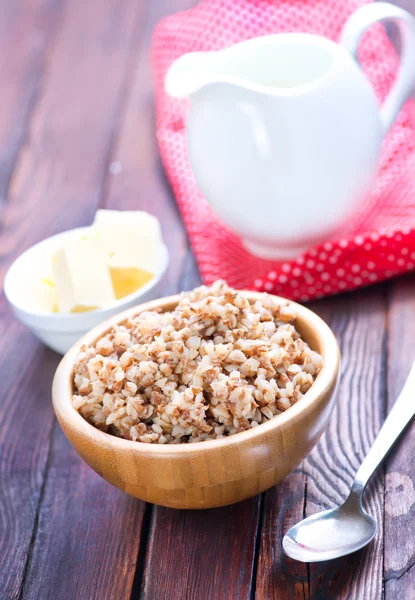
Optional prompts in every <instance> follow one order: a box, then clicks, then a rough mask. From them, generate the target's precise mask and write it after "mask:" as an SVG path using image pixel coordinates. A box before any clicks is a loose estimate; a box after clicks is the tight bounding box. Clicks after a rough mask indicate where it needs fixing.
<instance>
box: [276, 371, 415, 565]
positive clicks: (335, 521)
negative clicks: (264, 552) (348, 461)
mask: <svg viewBox="0 0 415 600" xmlns="http://www.w3.org/2000/svg"><path fill="white" fill-rule="evenodd" d="M414 392H415V362H414V363H413V365H412V369H411V371H410V373H409V375H408V379H407V380H406V382H405V385H404V388H403V390H402V392H401V393H400V395H399V397H398V399H397V400H396V402H395V404H394V406H393V408H392V410H391V411H390V413H389V415H388V417H387V419H386V421H385V422H384V424H383V426H382V428H381V430H380V432H379V434H378V436H377V438H376V440H375V441H374V443H373V445H372V447H371V448H370V450H369V452H368V454H367V455H366V458H365V459H364V461H363V462H362V464H361V465H360V467H359V469H358V471H357V473H356V477H355V480H354V482H353V485H352V488H351V490H350V494H349V496H348V498H347V499H346V501H345V502H344V503H343V504H342V505H341V506H339V507H338V508H333V509H331V510H325V511H323V512H321V513H318V514H316V515H313V516H311V517H308V518H307V519H303V520H302V521H300V522H299V523H297V525H294V527H291V529H289V530H288V531H287V533H286V534H285V536H284V539H283V540H282V546H283V548H284V552H285V553H286V554H288V556H290V557H291V558H295V559H296V560H299V561H302V562H321V561H323V560H331V559H332V558H339V557H340V556H345V555H346V554H351V553H352V552H355V551H356V550H359V549H360V548H363V546H366V544H368V543H369V542H371V541H372V540H373V538H374V537H375V535H376V532H377V523H376V521H375V519H373V518H372V517H371V516H370V515H368V514H367V512H366V511H365V510H364V509H363V506H362V496H363V492H364V491H365V487H366V484H367V482H368V481H369V479H370V477H371V476H372V475H373V473H374V472H375V470H376V468H377V467H378V466H379V464H380V463H381V462H382V460H383V459H384V458H385V456H386V454H387V453H388V452H389V450H390V449H391V448H392V446H393V444H394V443H395V442H396V440H397V439H398V437H399V436H400V435H401V433H402V432H403V430H404V429H405V427H406V426H407V425H408V423H409V422H410V421H411V419H412V417H413V416H414V414H415V405H414V402H413V398H414Z"/></svg>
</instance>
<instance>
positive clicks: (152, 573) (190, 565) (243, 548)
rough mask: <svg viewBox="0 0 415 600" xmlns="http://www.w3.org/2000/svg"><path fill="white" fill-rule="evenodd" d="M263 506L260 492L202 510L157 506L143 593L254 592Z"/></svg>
mask: <svg viewBox="0 0 415 600" xmlns="http://www.w3.org/2000/svg"><path fill="white" fill-rule="evenodd" d="M259 512H260V496H257V497H256V498H253V499H252V500H246V501H245V502H242V503H239V504H234V505H232V506H227V507H225V508H216V509H212V510H205V511H202V512H200V511H185V510H172V509H168V508H162V507H155V508H154V513H153V522H152V526H151V530H150V541H149V547H148V553H147V562H146V567H145V576H144V582H143V593H142V598H143V599H145V600H153V599H155V598H160V599H162V598H163V599H164V598H165V599H166V600H167V599H168V598H177V599H179V598H180V600H201V599H202V598H203V599H206V600H208V599H209V600H216V599H217V600H231V599H232V600H248V599H249V598H251V594H252V584H253V575H254V556H255V546H256V539H257V523H258V518H259ZM139 597H141V596H139V595H138V594H137V595H135V596H133V598H134V599H135V598H139Z"/></svg>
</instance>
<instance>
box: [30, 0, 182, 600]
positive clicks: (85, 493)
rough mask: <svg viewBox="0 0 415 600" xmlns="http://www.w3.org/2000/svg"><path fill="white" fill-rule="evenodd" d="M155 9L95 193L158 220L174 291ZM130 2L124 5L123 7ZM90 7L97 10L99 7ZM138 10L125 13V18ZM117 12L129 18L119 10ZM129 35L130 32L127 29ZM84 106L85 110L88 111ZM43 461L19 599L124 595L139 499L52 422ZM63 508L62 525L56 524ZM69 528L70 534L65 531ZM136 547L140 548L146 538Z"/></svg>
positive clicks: (136, 559)
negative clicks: (157, 100) (157, 124)
mask: <svg viewBox="0 0 415 600" xmlns="http://www.w3.org/2000/svg"><path fill="white" fill-rule="evenodd" d="M175 4H177V3H175ZM144 5H145V3H144V2H142V3H141V6H142V7H143V6H144ZM156 6H157V10H156V11H155V10H154V9H155V6H154V5H153V4H152V5H150V6H149V5H147V6H146V9H147V10H146V13H147V14H146V20H145V21H144V19H143V18H141V29H142V34H141V36H137V35H135V36H134V38H133V40H132V41H131V48H130V49H129V51H128V53H129V55H130V56H134V60H133V61H131V63H130V65H129V66H128V68H127V70H128V75H129V79H128V82H126V83H124V87H123V86H122V85H120V84H121V82H120V81H119V82H118V83H117V84H114V83H113V85H114V88H115V90H117V88H118V90H120V89H122V94H123V100H122V103H121V104H120V105H119V110H120V113H121V116H120V119H119V130H118V129H117V130H116V128H115V127H114V126H112V127H113V135H114V147H113V148H111V152H110V153H109V154H108V158H107V163H105V164H104V165H103V166H104V168H103V169H102V171H101V178H100V177H99V175H98V174H97V179H96V182H97V187H98V188H100V189H101V190H102V203H101V205H105V206H108V207H111V208H118V209H138V208H141V209H143V210H150V212H153V214H156V215H157V216H158V217H159V218H160V219H161V221H162V222H163V224H164V234H165V235H164V237H165V239H166V240H167V243H168V245H169V250H170V254H171V259H172V265H173V267H172V269H170V283H169V284H170V286H171V287H172V291H176V290H177V279H178V274H179V272H180V269H181V263H182V261H183V258H184V255H185V251H186V247H187V241H186V236H185V233H184V230H183V226H182V224H181V220H180V218H179V216H178V213H177V209H176V208H175V206H174V204H173V202H172V198H171V194H170V190H169V189H168V187H167V186H166V185H165V184H164V183H163V181H161V179H160V172H159V171H160V166H159V161H158V157H157V150H156V144H155V135H154V127H153V114H152V102H151V83H150V82H151V73H150V71H149V64H148V63H149V44H150V40H151V35H150V33H151V31H152V28H153V26H154V24H155V21H156V20H157V19H158V18H159V17H160V16H161V15H162V12H163V10H168V9H169V8H170V7H169V6H167V7H166V6H165V5H163V6H161V5H159V4H158V3H157V5H156ZM131 7H132V4H131V3H130V4H129V10H132V8H131ZM97 11H98V12H99V13H100V14H101V13H102V9H99V8H98V7H97ZM108 14H109V11H108ZM140 14H141V13H139V12H136V14H135V17H134V15H130V17H133V18H132V21H134V19H135V20H137V17H138V16H140ZM124 17H125V18H128V17H127V14H126V13H125V14H124ZM144 25H145V29H144ZM123 26H124V27H125V26H126V23H125V22H124V23H123ZM121 31H122V27H121V26H120V32H121ZM130 33H131V35H133V33H132V30H131V29H130ZM118 45H120V46H121V47H124V48H125V51H126V52H127V48H128V38H127V40H126V41H125V43H124V46H123V45H121V44H120V40H118V41H117V45H116V47H117V48H118ZM114 46H115V42H114ZM120 64H121V61H120ZM121 71H122V69H121ZM101 76H102V75H101ZM95 83H96V82H91V85H94V84H95ZM85 110H86V109H85ZM89 111H90V114H92V111H91V108H89ZM107 147H108V145H107ZM107 177H108V179H107ZM90 206H91V205H90ZM175 269H176V271H175ZM49 464H50V468H49V472H48V478H47V482H46V485H45V491H44V497H43V501H42V504H41V508H40V514H39V525H38V529H37V536H36V539H35V543H34V550H33V557H32V560H31V563H30V567H29V570H28V576H27V579H26V584H25V587H24V593H23V598H38V597H40V596H41V597H42V600H43V598H45V599H47V598H51V599H52V598H56V597H57V596H59V595H60V594H65V595H67V596H68V597H70V598H74V599H75V598H79V599H82V600H84V599H85V598H91V599H92V598H98V597H99V598H113V597H114V594H116V595H117V597H120V598H121V597H128V596H129V594H130V591H131V589H132V587H133V584H134V576H135V566H136V563H137V571H138V572H137V574H136V581H137V580H138V581H140V580H141V565H142V563H143V559H142V558H141V556H140V555H139V548H140V540H141V533H142V531H143V527H144V534H143V537H144V538H145V536H146V532H145V529H146V524H145V521H144V518H143V514H144V504H143V503H141V502H139V501H136V500H134V499H132V498H130V497H129V496H127V495H125V494H123V493H121V492H120V491H119V490H116V489H114V488H112V487H111V486H109V485H108V484H106V483H105V482H104V481H103V480H102V479H101V478H99V477H98V476H97V475H96V474H95V473H93V472H92V471H91V470H90V469H89V468H88V467H86V466H85V465H84V464H83V463H82V461H81V460H80V459H79V458H78V457H77V456H76V455H75V454H74V452H73V451H72V450H71V449H70V448H69V445H68V443H67V442H66V440H65V439H64V436H63V434H62V432H61V430H60V428H59V427H57V428H56V429H55V432H54V436H53V445H52V450H51V455H50V459H49ZM103 499H105V500H104V501H103ZM63 505H64V506H65V508H64V510H65V527H63V528H59V523H60V522H61V518H62V517H61V510H62V506H63ZM71 531H74V532H75V533H73V534H72V535H71ZM126 532H127V534H126ZM45 542H46V543H45ZM91 546H92V547H93V548H94V551H93V552H91V550H90V548H91ZM141 551H142V552H143V551H145V540H144V545H143V547H141ZM50 556H53V557H54V559H53V560H54V564H55V565H56V566H57V568H56V570H55V571H54V573H53V574H51V573H50V572H49V569H48V564H49V561H50Z"/></svg>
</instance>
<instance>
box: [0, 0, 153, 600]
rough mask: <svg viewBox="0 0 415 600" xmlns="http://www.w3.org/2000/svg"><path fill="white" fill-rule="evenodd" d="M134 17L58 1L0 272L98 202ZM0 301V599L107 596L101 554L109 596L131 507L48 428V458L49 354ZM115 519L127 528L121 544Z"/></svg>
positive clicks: (128, 576)
mask: <svg viewBox="0 0 415 600" xmlns="http://www.w3.org/2000/svg"><path fill="white" fill-rule="evenodd" d="M51 8H53V6H52V5H51ZM145 9H146V5H145V3H144V2H141V3H137V2H135V1H134V2H133V1H130V2H123V4H122V6H120V5H119V4H118V2H116V1H115V0H106V1H105V2H98V1H96V0H94V1H93V2H89V3H80V2H73V3H68V5H67V6H66V7H65V10H64V11H63V13H62V14H61V15H60V26H59V35H57V37H56V39H55V43H54V44H52V45H51V46H50V48H49V51H48V54H47V57H46V58H45V65H46V66H45V68H44V74H43V77H44V81H43V82H42V87H41V91H40V92H39V93H38V96H37V99H36V103H35V104H34V106H33V109H32V114H31V119H30V125H29V130H28V131H27V134H26V136H27V142H26V144H25V145H24V147H22V148H21V150H20V154H19V156H18V160H17V162H16V165H15V170H14V173H13V176H12V180H11V183H10V191H9V195H8V201H7V204H6V205H5V207H4V209H3V212H2V215H1V217H2V234H1V263H0V270H1V274H2V275H4V271H5V269H6V268H7V266H8V264H9V263H10V262H11V260H12V259H13V257H14V256H16V255H17V254H18V253H19V252H20V251H21V250H22V249H24V248H25V247H27V246H28V245H30V244H31V243H33V242H35V241H37V240H39V239H42V238H43V237H45V236H47V235H50V234H52V233H54V232H56V231H59V230H63V229H67V228H70V227H73V226H76V225H80V224H85V223H88V222H89V221H90V220H91V219H92V216H93V213H94V211H95V209H96V208H97V206H98V204H99V201H100V199H101V195H102V189H103V186H104V183H105V178H104V173H106V171H107V167H108V165H107V162H108V156H109V152H110V148H111V145H112V143H113V136H114V131H115V130H117V128H118V119H119V116H120V115H119V109H120V106H121V105H122V98H123V96H122V89H123V86H124V83H125V82H126V81H127V80H128V76H129V68H130V64H131V59H132V57H133V56H134V58H135V54H134V52H135V50H136V46H135V44H136V43H137V34H139V32H140V27H141V26H142V22H143V16H144V11H145ZM34 33H35V31H34ZM103 73H105V77H104V76H103ZM97 106H99V110H96V107H97ZM0 305H1V328H2V331H3V332H4V338H3V339H7V340H8V344H7V345H8V346H9V350H8V351H7V352H4V353H3V354H2V362H1V371H2V374H3V375H4V377H2V378H1V386H2V392H4V393H2V394H1V397H2V403H1V406H0V413H1V414H0V416H1V420H0V422H1V437H0V444H1V457H2V460H1V463H0V469H1V470H0V477H1V482H2V484H1V486H0V509H1V510H0V519H1V527H0V545H1V550H2V551H1V553H0V597H1V598H3V597H4V598H8V599H9V598H18V597H21V589H22V580H23V577H24V576H26V582H25V586H24V591H23V597H26V598H36V599H37V598H40V597H41V598H49V597H50V598H56V597H59V595H60V596H61V597H65V596H64V594H66V593H68V594H71V595H70V596H67V597H73V598H75V597H77V596H76V594H79V596H78V597H79V598H82V599H84V598H87V597H89V592H88V589H89V590H90V591H91V590H93V593H95V592H97V593H100V590H101V587H100V586H102V590H106V591H107V593H108V594H110V588H109V587H108V585H107V581H106V580H105V578H102V579H101V575H102V572H103V571H102V568H100V569H97V564H98V563H99V564H101V565H102V561H103V560H104V558H103V557H104V556H105V555H106V556H107V561H108V563H107V564H110V565H111V568H112V567H114V568H115V569H116V570H117V581H118V583H119V586H120V589H122V586H124V589H128V590H129V589H130V587H131V585H132V581H133V577H134V566H135V562H136V559H137V550H138V546H139V539H140V526H141V516H142V505H140V504H139V503H135V502H132V501H130V500H129V499H128V498H123V499H122V500H120V499H119V497H118V495H116V494H115V491H114V490H111V491H110V492H108V489H107V485H106V484H105V483H104V482H103V481H101V480H100V479H99V478H97V476H96V475H95V474H94V473H93V472H92V471H89V470H87V471H85V473H86V474H88V476H89V477H90V478H91V480H89V479H88V478H87V481H88V485H87V484H86V482H85V478H81V477H80V473H79V471H77V469H75V468H74V467H73V466H72V467H71V468H68V467H69V466H70V464H71V461H73V462H76V463H77V464H78V466H79V468H80V469H82V464H81V461H80V459H78V458H76V457H75V455H74V453H73V452H72V451H71V450H70V449H69V447H68V446H67V445H65V444H66V442H64V440H63V435H62V433H61V432H60V429H59V428H56V429H55V430H54V438H53V446H52V451H51V452H50V447H51V446H50V439H51V431H52V427H53V423H54V417H53V411H52V406H51V402H50V385H51V380H52V376H53V372H54V369H55V368H56V365H57V363H58V360H59V358H58V356H57V355H54V354H53V353H52V352H49V351H47V350H45V349H44V348H43V347H42V346H41V345H40V344H39V343H38V342H36V341H35V340H34V339H33V338H32V337H31V335H30V333H29V332H28V331H27V330H25V329H24V328H23V327H22V326H20V325H17V324H16V322H15V321H13V320H12V317H11V314H10V310H9V309H8V308H5V300H4V297H2V298H1V301H0ZM62 448H63V449H62ZM71 452H72V455H73V456H72V458H71ZM73 462H72V464H73ZM46 477H47V481H46ZM85 477H87V475H85ZM65 489H66V492H65ZM88 489H89V492H88ZM98 490H100V492H98ZM68 492H70V494H71V497H73V498H78V500H79V501H80V504H78V505H76V504H74V505H73V506H72V504H71V509H72V512H71V511H70V510H68V508H67V507H65V510H63V511H62V510H61V508H62V506H61V505H62V495H63V494H68ZM85 494H86V495H85ZM94 495H95V496H101V497H102V500H104V499H105V500H106V501H102V503H101V506H97V508H96V510H95V513H96V514H97V516H98V517H99V519H100V523H101V525H100V526H99V527H98V526H97V525H94V526H92V523H91V524H90V525H89V526H88V518H86V520H85V523H84V528H85V531H89V533H90V534H91V533H92V536H91V535H89V536H88V546H89V547H91V546H92V547H93V548H95V551H96V554H95V558H93V560H92V561H91V562H90V563H89V562H88V561H87V560H86V559H85V556H86V555H82V553H81V554H79V548H78V550H77V552H78V556H79V557H80V558H81V560H80V561H77V560H76V558H73V556H72V555H71V553H70V550H71V541H70V540H71V539H72V538H71V535H73V532H75V531H80V530H79V528H78V529H77V527H79V521H80V512H79V511H81V514H83V511H84V510H85V508H86V513H85V514H86V516H87V515H88V507H91V504H90V502H91V499H92V498H93V497H94ZM40 504H41V510H40V512H39V506H40ZM118 505H120V506H121V507H123V510H122V512H121V514H120V515H118V520H117V519H114V518H113V517H114V514H116V508H117V506H118ZM92 513H93V511H92V510H91V511H90V514H91V515H92ZM121 515H122V518H121ZM84 516H85V515H84ZM124 521H125V522H126V523H129V524H130V526H129V527H130V530H134V529H135V531H136V536H131V537H129V539H128V541H127V542H125V536H124V535H123V530H122V525H123V523H124ZM103 531H104V532H105V535H103V533H102V532H103ZM58 532H60V533H62V537H59V535H57V533H58ZM64 532H66V534H67V535H65V534H64ZM73 540H74V542H73V543H75V538H73ZM123 540H124V541H123ZM120 544H122V545H123V550H122V552H120V551H119V547H120ZM85 552H87V550H86V549H85ZM105 553H106V554H105ZM88 557H89V555H88ZM71 560H72V561H73V562H72V563H71ZM51 562H52V563H53V575H54V576H53V577H52V576H51V573H50V564H51ZM71 564H73V565H75V566H76V569H77V573H78V579H77V578H76V576H74V574H73V572H71V569H70V568H69V566H70V565H71ZM65 565H67V566H68V569H67V570H66V569H65ZM104 571H105V569H104ZM65 575H66V576H67V579H65ZM100 582H101V583H100ZM70 583H72V585H73V586H75V585H76V588H75V587H73V588H71V587H70V585H69V584H70ZM59 585H60V586H62V587H61V593H60V594H59V593H58V592H57V591H56V589H57V587H58V586H59ZM39 586H40V587H39ZM39 590H41V592H40V591H39ZM102 590H101V591H102ZM100 596H101V597H104V596H103V593H100Z"/></svg>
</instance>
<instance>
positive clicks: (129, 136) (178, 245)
mask: <svg viewBox="0 0 415 600" xmlns="http://www.w3.org/2000/svg"><path fill="white" fill-rule="evenodd" d="M196 2H197V0H163V2H154V3H153V2H152V3H151V7H150V8H149V15H148V20H147V27H146V33H145V38H144V43H143V46H142V48H141V49H140V53H139V60H138V64H137V65H136V67H135V78H134V83H133V85H132V89H131V93H130V95H129V97H128V99H127V103H126V110H125V115H124V117H123V121H122V126H121V130H120V133H119V135H118V138H117V143H116V145H115V147H114V151H113V153H112V157H111V166H110V179H109V183H108V190H107V196H106V199H105V206H107V207H108V208H117V209H123V210H137V209H140V210H146V211H148V212H150V213H152V214H154V215H156V216H157V217H158V218H159V220H160V221H161V225H162V230H163V238H164V241H165V243H166V245H167V247H168V250H169V255H170V264H169V268H168V272H167V275H166V281H165V285H164V293H165V295H168V294H173V293H176V292H177V291H178V289H179V288H180V289H183V288H182V287H181V281H180V276H181V272H182V268H183V267H184V266H186V265H184V260H185V257H186V256H187V253H188V240H187V235H186V233H185V230H184V225H183V222H182V220H181V217H180V213H179V210H178V207H177V205H176V202H175V200H174V198H173V197H172V192H171V189H170V186H169V184H168V181H167V179H166V177H165V175H164V172H163V167H162V166H161V162H160V157H159V153H158V149H157V141H156V136H155V127H156V125H155V115H154V98H153V94H154V90H153V77H152V71H151V38H152V33H153V29H154V26H155V25H156V23H157V22H158V21H159V20H160V19H161V18H162V17H164V16H165V15H166V14H170V13H174V12H177V11H179V10H184V9H187V8H189V7H191V6H193V5H194V4H196ZM190 254H191V253H190ZM191 260H192V259H191V258H190V261H191ZM186 264H188V263H186ZM193 272H196V273H197V267H194V268H193ZM192 281H196V283H195V285H197V284H198V282H199V281H200V279H199V278H198V277H197V278H196V280H195V279H194V278H193V280H192ZM193 287H194V285H193Z"/></svg>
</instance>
